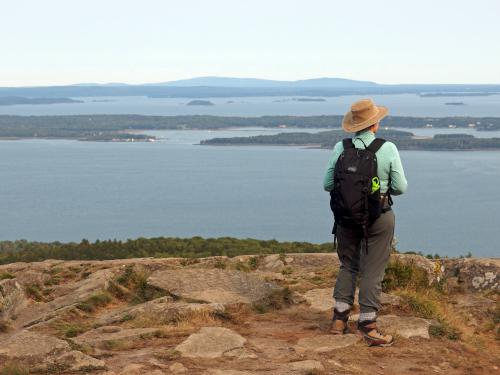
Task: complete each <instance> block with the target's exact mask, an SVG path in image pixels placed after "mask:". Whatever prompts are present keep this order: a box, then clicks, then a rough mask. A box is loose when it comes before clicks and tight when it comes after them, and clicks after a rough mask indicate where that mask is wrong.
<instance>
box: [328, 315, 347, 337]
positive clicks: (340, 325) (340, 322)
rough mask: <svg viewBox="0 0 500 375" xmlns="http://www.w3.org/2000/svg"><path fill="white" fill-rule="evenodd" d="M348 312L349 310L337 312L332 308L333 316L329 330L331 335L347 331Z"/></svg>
mask: <svg viewBox="0 0 500 375" xmlns="http://www.w3.org/2000/svg"><path fill="white" fill-rule="evenodd" d="M350 312H351V310H346V311H343V312H338V311H337V310H335V309H334V310H333V318H332V323H331V325H330V330H329V332H330V333H331V334H332V335H345V334H346V333H347V332H349V329H348V327H347V321H348V320H349V313H350Z"/></svg>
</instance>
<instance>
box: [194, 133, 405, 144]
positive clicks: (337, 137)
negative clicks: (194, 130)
mask: <svg viewBox="0 0 500 375" xmlns="http://www.w3.org/2000/svg"><path fill="white" fill-rule="evenodd" d="M377 135H378V136H379V137H381V138H384V139H387V140H396V139H400V138H411V137H412V136H413V133H410V132H406V131H400V130H385V129H381V130H380V131H379V133H378V134H377ZM349 136H350V135H349V134H347V133H345V132H344V131H342V130H329V131H324V132H319V133H305V132H297V133H295V132H294V133H280V134H275V135H256V136H252V137H231V138H212V139H208V140H204V141H201V142H200V143H201V144H202V145H226V144H227V145H284V146H286V145H298V146H306V145H321V146H322V147H333V145H335V143H337V142H338V141H341V140H342V139H344V138H347V137H349Z"/></svg>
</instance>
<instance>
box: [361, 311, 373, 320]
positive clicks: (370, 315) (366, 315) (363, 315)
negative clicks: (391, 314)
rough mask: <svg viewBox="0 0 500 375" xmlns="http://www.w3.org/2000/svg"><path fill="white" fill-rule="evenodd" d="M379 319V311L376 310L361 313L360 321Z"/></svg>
mask: <svg viewBox="0 0 500 375" xmlns="http://www.w3.org/2000/svg"><path fill="white" fill-rule="evenodd" d="M376 319H377V313H376V312H375V311H372V312H365V313H361V314H359V321H360V322H363V321H367V320H376Z"/></svg>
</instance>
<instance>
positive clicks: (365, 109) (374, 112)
mask: <svg viewBox="0 0 500 375" xmlns="http://www.w3.org/2000/svg"><path fill="white" fill-rule="evenodd" d="M388 112H389V110H388V109H387V108H386V107H382V106H377V105H375V103H374V102H373V100H371V99H361V100H358V101H357V102H355V103H354V104H353V105H352V106H351V110H350V111H349V112H347V113H346V114H345V116H344V120H343V121H342V128H344V130H345V131H346V132H348V133H356V132H359V131H361V130H363V129H366V128H369V127H370V126H372V125H373V124H376V123H377V122H379V121H380V120H382V119H383V118H384V117H385V116H387V113H388Z"/></svg>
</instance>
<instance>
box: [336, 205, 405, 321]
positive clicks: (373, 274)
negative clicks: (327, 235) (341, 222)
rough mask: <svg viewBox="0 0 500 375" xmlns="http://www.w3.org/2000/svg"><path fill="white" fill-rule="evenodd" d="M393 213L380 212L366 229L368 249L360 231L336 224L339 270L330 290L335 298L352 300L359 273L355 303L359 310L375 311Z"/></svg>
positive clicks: (386, 257) (387, 255) (391, 233)
mask: <svg viewBox="0 0 500 375" xmlns="http://www.w3.org/2000/svg"><path fill="white" fill-rule="evenodd" d="M394 223H395V218H394V212H393V211H392V210H391V211H388V212H385V213H383V214H382V215H381V216H380V217H379V218H378V219H377V220H376V221H375V222H374V223H373V224H372V225H371V226H370V228H369V230H368V252H366V251H365V240H364V236H363V233H361V231H359V230H353V229H350V228H345V227H341V226H338V227H337V241H338V245H337V253H338V256H339V260H340V271H339V274H338V276H337V282H336V284H335V289H334V291H333V297H334V298H335V300H336V301H340V302H345V303H347V304H349V305H352V304H353V303H354V292H355V291H356V279H357V276H358V274H359V276H360V284H359V305H360V310H361V313H372V312H377V311H378V310H379V308H380V302H379V301H380V292H381V291H382V280H383V278H384V273H385V267H386V265H387V262H388V261H389V256H390V254H391V243H392V238H393V236H394Z"/></svg>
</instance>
